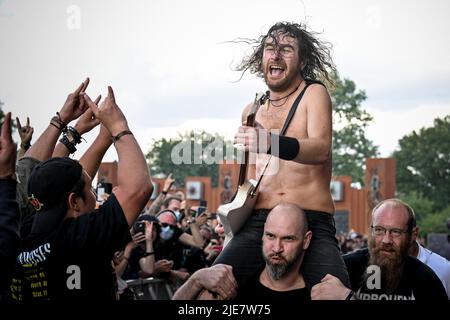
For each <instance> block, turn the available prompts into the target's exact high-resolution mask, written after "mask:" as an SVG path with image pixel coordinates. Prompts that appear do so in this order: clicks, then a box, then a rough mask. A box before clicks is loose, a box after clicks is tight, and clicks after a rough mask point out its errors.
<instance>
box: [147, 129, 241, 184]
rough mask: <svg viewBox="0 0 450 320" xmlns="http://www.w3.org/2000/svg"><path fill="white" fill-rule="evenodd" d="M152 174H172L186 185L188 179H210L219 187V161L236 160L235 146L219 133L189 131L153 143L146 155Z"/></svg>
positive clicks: (179, 182) (180, 182)
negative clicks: (191, 177)
mask: <svg viewBox="0 0 450 320" xmlns="http://www.w3.org/2000/svg"><path fill="white" fill-rule="evenodd" d="M146 158H147V160H148V161H149V163H150V169H151V171H152V174H153V175H155V174H169V173H172V174H173V177H174V178H175V179H176V180H177V183H178V185H179V186H184V178H185V177H187V176H209V177H211V181H212V185H213V187H216V186H217V183H218V175H219V162H220V161H222V160H231V159H235V158H236V154H235V151H234V148H233V145H232V143H231V142H230V141H225V140H224V138H223V137H222V136H220V135H218V134H214V135H213V134H210V133H207V132H205V131H202V132H194V131H191V132H186V133H184V134H178V137H176V138H172V139H166V138H162V139H159V140H154V141H153V143H152V147H151V149H150V151H149V152H148V153H147V155H146Z"/></svg>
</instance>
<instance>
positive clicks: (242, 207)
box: [217, 93, 266, 247]
mask: <svg viewBox="0 0 450 320" xmlns="http://www.w3.org/2000/svg"><path fill="white" fill-rule="evenodd" d="M265 99H266V95H265V94H263V93H258V94H257V95H256V98H255V101H254V103H253V105H252V108H251V110H250V113H249V114H248V115H247V123H246V125H247V126H249V127H253V126H254V124H255V116H256V112H257V111H258V109H259V107H260V106H261V105H262V104H264V102H265ZM248 158H249V152H248V151H245V152H244V161H243V163H242V164H241V167H240V171H239V181H238V188H237V191H236V194H235V195H234V197H233V200H232V201H231V202H230V203H227V204H223V205H221V206H220V207H219V208H218V209H217V213H218V215H219V217H220V221H221V222H222V225H223V229H224V231H225V241H224V244H223V245H224V247H225V246H226V245H227V244H228V242H229V241H230V240H231V238H233V235H234V234H236V233H237V232H238V231H239V230H240V229H241V228H242V227H243V225H244V224H245V221H247V219H248V218H249V217H250V215H251V214H252V211H253V208H254V207H255V204H256V199H257V197H258V193H257V191H258V190H257V189H258V186H259V183H258V182H257V181H256V180H253V179H250V180H246V179H245V176H246V173H247V164H248ZM261 178H262V176H261V177H260V179H261Z"/></svg>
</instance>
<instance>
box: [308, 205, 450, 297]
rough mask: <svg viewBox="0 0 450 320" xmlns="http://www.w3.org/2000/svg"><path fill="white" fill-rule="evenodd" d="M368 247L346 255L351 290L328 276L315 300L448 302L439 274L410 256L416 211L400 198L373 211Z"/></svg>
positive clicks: (317, 287)
mask: <svg viewBox="0 0 450 320" xmlns="http://www.w3.org/2000/svg"><path fill="white" fill-rule="evenodd" d="M370 228H371V233H370V236H369V248H368V249H363V250H359V251H356V252H354V253H351V254H348V255H345V256H344V261H345V264H346V265H347V269H348V273H349V276H350V281H351V289H350V288H347V287H345V286H344V285H343V284H342V283H341V281H339V279H337V278H336V277H334V276H331V275H327V276H326V277H324V279H322V282H321V283H319V284H317V285H315V286H314V287H313V288H312V291H311V297H312V299H330V300H341V299H346V300H350V299H357V300H447V294H446V292H445V289H444V287H443V285H442V283H441V281H440V280H439V278H438V277H437V275H436V274H435V273H434V272H433V270H431V269H430V268H429V267H428V266H427V265H425V264H424V263H422V262H421V261H419V260H417V259H416V258H413V257H410V256H409V255H408V250H409V247H410V245H411V242H412V241H413V237H412V234H413V232H414V231H415V230H416V228H417V227H416V219H415V215H414V211H413V209H412V208H411V207H410V206H409V205H408V204H406V203H405V202H403V201H401V200H398V199H388V200H385V201H382V202H380V203H379V204H378V205H377V206H376V207H375V208H374V209H373V211H372V222H371V226H370Z"/></svg>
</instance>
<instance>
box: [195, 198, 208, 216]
mask: <svg viewBox="0 0 450 320" xmlns="http://www.w3.org/2000/svg"><path fill="white" fill-rule="evenodd" d="M207 204H208V202H207V201H206V200H200V206H199V207H198V209H197V214H196V215H195V217H198V216H199V215H201V214H202V213H203V212H205V211H206V206H207Z"/></svg>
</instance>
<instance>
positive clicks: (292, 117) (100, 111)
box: [0, 23, 450, 302]
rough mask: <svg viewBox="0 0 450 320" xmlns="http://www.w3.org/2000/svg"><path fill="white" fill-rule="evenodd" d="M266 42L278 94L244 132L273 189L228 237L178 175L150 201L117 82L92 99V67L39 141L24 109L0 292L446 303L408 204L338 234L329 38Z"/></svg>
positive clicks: (6, 200) (5, 212) (3, 181)
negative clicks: (160, 288) (101, 185)
mask: <svg viewBox="0 0 450 320" xmlns="http://www.w3.org/2000/svg"><path fill="white" fill-rule="evenodd" d="M256 44H257V45H256V46H255V48H254V52H253V54H251V55H250V56H249V57H247V58H246V59H244V60H243V63H242V65H241V66H240V68H241V70H243V71H244V72H245V71H246V70H250V71H251V72H254V73H256V74H258V75H260V76H261V77H263V78H264V81H265V83H266V84H267V86H268V89H269V90H268V91H267V93H266V95H265V98H264V99H262V100H261V103H260V104H261V105H260V106H259V109H258V110H256V111H255V114H254V116H255V120H256V126H254V127H252V126H248V125H247V124H248V123H247V122H246V121H247V119H248V114H249V113H251V112H253V111H254V110H253V111H252V110H251V109H252V108H253V106H254V105H255V103H252V104H249V105H248V106H247V107H245V109H244V111H243V114H242V126H241V127H240V128H239V129H238V132H237V134H236V137H235V143H236V144H237V145H239V146H240V147H241V148H242V149H243V150H244V151H246V152H248V153H250V155H251V156H253V157H255V158H254V160H255V161H254V162H253V163H251V164H250V166H249V168H248V172H246V177H247V179H255V180H256V178H258V179H259V181H258V187H259V189H258V197H257V199H256V202H255V205H254V208H252V210H253V211H252V214H251V216H250V218H249V219H248V220H247V221H246V222H245V223H244V224H243V226H242V227H241V228H240V230H239V231H238V232H236V234H234V235H233V237H232V238H231V240H230V241H229V242H227V243H226V244H225V242H224V237H225V235H224V228H223V225H222V223H221V221H220V218H219V217H218V215H217V214H216V213H214V212H209V211H207V210H206V211H203V210H200V208H199V207H198V206H192V207H189V206H187V202H186V200H185V198H184V194H183V193H180V192H174V191H173V190H172V186H173V184H174V182H175V180H174V178H173V177H172V175H171V174H170V173H168V175H167V178H166V180H165V182H164V186H163V188H162V191H161V192H160V193H159V194H158V196H157V198H156V199H155V200H154V201H152V202H151V203H150V202H149V199H150V196H151V194H152V190H153V185H152V182H151V176H150V173H149V169H148V163H147V162H146V160H145V158H144V155H143V153H142V150H141V149H140V147H139V145H138V143H137V141H136V139H135V137H134V135H133V133H132V131H131V128H130V126H129V124H128V121H127V119H126V117H125V115H124V114H123V112H122V111H121V109H120V107H119V105H118V102H117V101H116V97H115V93H114V91H113V89H112V88H111V87H108V94H107V96H106V98H105V99H104V100H103V101H102V102H101V103H100V101H101V96H99V97H97V99H95V100H94V101H93V100H92V99H91V98H90V97H89V95H88V94H87V93H86V90H87V88H88V85H89V79H86V80H85V81H84V82H83V83H81V84H80V85H79V87H78V88H77V89H75V90H74V91H73V92H72V93H70V94H69V95H68V97H67V99H66V101H65V103H64V104H63V106H62V108H61V109H60V110H55V116H53V117H52V118H51V119H49V124H48V126H47V128H46V129H45V130H44V131H43V132H42V133H41V134H40V135H39V137H38V139H37V140H36V141H35V142H34V143H33V144H31V139H32V136H33V128H32V127H31V124H30V120H29V119H27V121H26V124H25V125H23V126H22V124H21V123H20V120H19V119H17V120H16V123H17V128H18V132H19V136H20V139H21V143H20V146H19V150H17V149H16V146H15V144H14V143H13V141H12V137H11V122H12V120H11V113H7V114H6V116H5V119H4V122H3V124H2V128H1V137H0V268H1V270H0V286H1V287H0V299H2V300H12V301H19V302H20V301H22V302H26V301H36V300H37V301H39V300H69V299H70V300H71V301H74V300H75V301H76V300H88V299H96V300H133V299H139V288H138V287H137V286H135V285H134V284H135V283H140V282H139V281H140V280H142V279H146V280H148V282H146V283H147V285H148V286H152V285H154V284H156V283H164V285H165V288H167V287H168V288H169V291H170V292H169V294H168V295H167V298H173V299H220V300H224V299H236V300H239V301H242V300H249V299H251V300H261V301H264V300H267V301H302V300H311V299H318V300H321V299H335V300H355V299H356V300H358V299H363V300H383V299H386V300H413V299H417V300H420V299H434V300H447V299H448V298H449V297H450V266H449V262H448V260H446V259H445V258H443V257H440V256H438V255H437V254H434V253H431V252H430V251H429V250H427V249H426V248H424V247H423V246H422V245H421V244H420V243H418V241H417V237H418V230H419V229H418V226H417V225H416V219H415V215H414V210H413V208H411V207H410V206H409V205H408V204H406V203H404V202H402V201H400V200H398V199H386V200H384V201H381V202H380V203H379V204H378V205H377V206H375V207H374V208H373V211H372V215H371V223H370V225H369V226H367V227H368V228H369V232H368V235H367V237H366V236H364V235H362V234H358V233H356V232H353V231H351V232H349V233H348V234H339V235H336V229H335V226H334V218H333V213H334V204H333V200H332V198H331V194H330V190H329V186H330V179H331V168H332V161H331V137H332V129H331V127H332V119H331V100H330V97H329V94H328V91H327V89H326V87H325V85H324V84H323V83H322V82H320V81H319V80H323V81H332V80H331V79H330V76H329V73H328V71H327V69H331V70H334V69H333V68H334V66H333V64H332V61H331V58H330V57H329V48H327V47H326V45H324V44H323V43H321V42H320V41H319V40H318V39H316V38H315V37H314V34H313V33H310V32H308V31H307V30H306V29H305V28H304V27H303V26H302V25H299V24H295V23H277V24H275V25H274V26H273V27H272V28H271V29H270V30H269V31H268V32H267V34H265V35H264V36H262V37H261V38H260V39H258V40H257V43H256ZM72 122H75V124H74V126H73V127H72V126H70V123H72ZM95 127H100V130H99V133H98V135H97V137H96V139H95V140H94V142H93V143H92V144H91V145H90V147H89V148H88V149H87V151H86V152H85V153H84V154H83V155H82V156H81V157H80V159H79V160H78V161H77V160H73V159H72V158H71V157H69V156H70V155H71V154H74V153H75V152H76V150H77V149H76V146H77V145H78V144H79V143H80V142H81V141H82V135H83V134H85V133H86V132H89V131H91V130H92V129H93V128H95ZM261 137H265V138H264V139H262V140H263V141H265V142H266V143H265V144H264V143H261V140H260V138H261ZM112 146H113V147H114V148H115V149H116V151H117V155H118V159H119V160H118V179H117V185H116V186H114V188H113V189H112V191H111V193H110V194H107V195H104V198H102V200H101V202H100V203H99V202H98V197H97V196H96V194H95V190H93V188H92V178H93V177H95V175H96V173H97V171H98V169H99V166H100V164H101V161H102V158H103V156H104V155H105V153H106V151H107V150H108V149H109V148H110V147H112ZM267 168H268V171H271V172H272V174H270V175H269V174H267V175H266V174H265V172H266V169H267ZM222 222H223V221H222ZM150 289H151V288H148V290H150ZM162 297H163V296H162V295H161V296H160V295H156V296H153V298H156V299H158V298H162Z"/></svg>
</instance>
